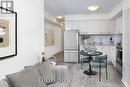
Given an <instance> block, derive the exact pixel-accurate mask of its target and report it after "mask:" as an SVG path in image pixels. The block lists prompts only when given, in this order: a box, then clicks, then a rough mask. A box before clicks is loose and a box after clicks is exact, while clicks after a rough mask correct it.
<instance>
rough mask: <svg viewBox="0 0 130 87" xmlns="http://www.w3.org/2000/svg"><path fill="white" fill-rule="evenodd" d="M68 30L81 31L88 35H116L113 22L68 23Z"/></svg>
mask: <svg viewBox="0 0 130 87" xmlns="http://www.w3.org/2000/svg"><path fill="white" fill-rule="evenodd" d="M65 29H66V30H79V32H80V33H87V34H114V33H115V22H114V21H113V20H83V21H81V20H80V21H66V23H65Z"/></svg>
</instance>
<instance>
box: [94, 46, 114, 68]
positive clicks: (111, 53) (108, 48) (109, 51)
mask: <svg viewBox="0 0 130 87" xmlns="http://www.w3.org/2000/svg"><path fill="white" fill-rule="evenodd" d="M96 47H97V51H101V52H103V55H106V54H107V56H108V59H107V61H108V62H112V63H113V65H114V66H116V47H114V46H96Z"/></svg>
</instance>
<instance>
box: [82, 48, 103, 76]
mask: <svg viewBox="0 0 130 87" xmlns="http://www.w3.org/2000/svg"><path fill="white" fill-rule="evenodd" d="M87 53H88V56H89V58H88V60H89V69H88V70H85V71H84V74H86V75H89V76H91V75H96V74H97V72H96V71H93V70H92V67H91V64H90V61H91V60H93V57H95V56H99V55H102V54H103V53H102V52H100V51H95V52H87Z"/></svg>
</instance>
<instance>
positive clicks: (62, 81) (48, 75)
mask: <svg viewBox="0 0 130 87" xmlns="http://www.w3.org/2000/svg"><path fill="white" fill-rule="evenodd" d="M67 72H68V69H67V66H65V65H62V66H61V65H50V63H48V62H43V63H41V64H36V65H32V66H25V67H24V69H23V70H21V71H19V72H16V73H13V74H8V75H6V78H5V79H2V80H0V87H68V83H67Z"/></svg>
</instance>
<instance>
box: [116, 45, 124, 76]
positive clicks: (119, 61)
mask: <svg viewBox="0 0 130 87" xmlns="http://www.w3.org/2000/svg"><path fill="white" fill-rule="evenodd" d="M122 58H123V57H122V49H121V48H118V47H117V55H116V69H117V71H118V72H119V73H120V75H121V76H122V65H123V64H122Z"/></svg>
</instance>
